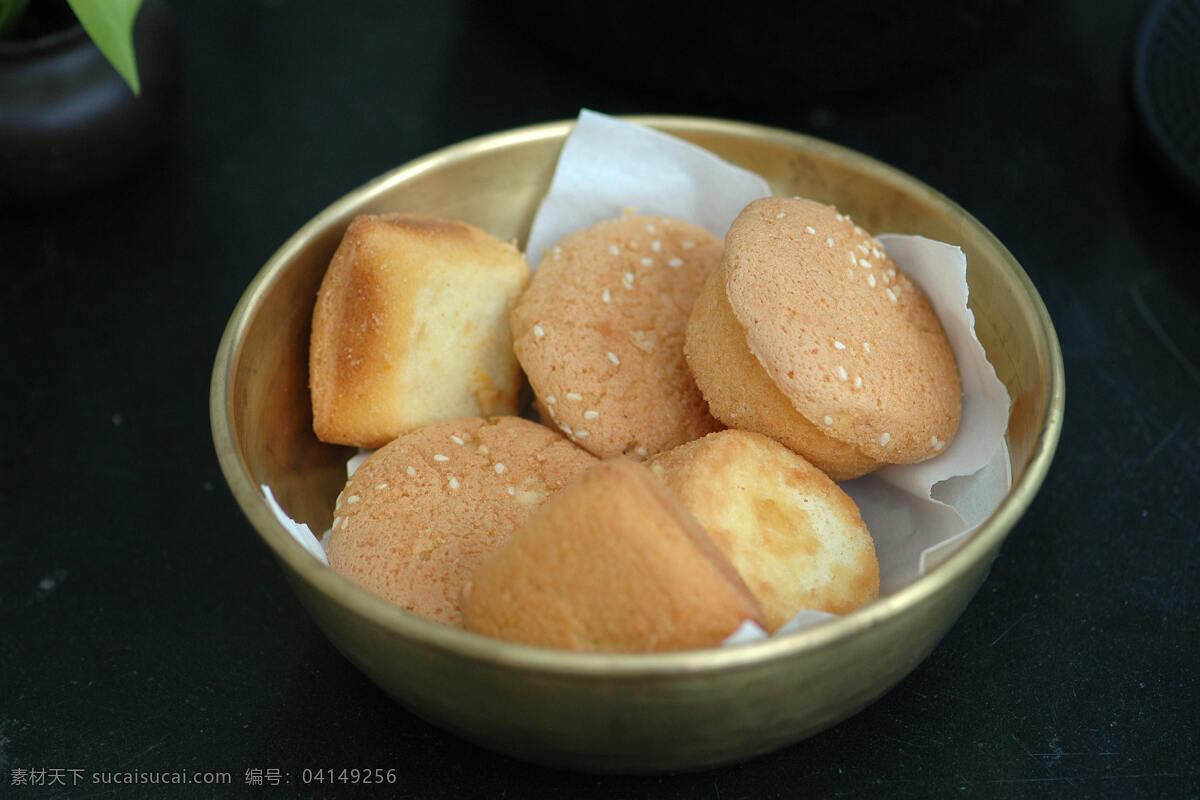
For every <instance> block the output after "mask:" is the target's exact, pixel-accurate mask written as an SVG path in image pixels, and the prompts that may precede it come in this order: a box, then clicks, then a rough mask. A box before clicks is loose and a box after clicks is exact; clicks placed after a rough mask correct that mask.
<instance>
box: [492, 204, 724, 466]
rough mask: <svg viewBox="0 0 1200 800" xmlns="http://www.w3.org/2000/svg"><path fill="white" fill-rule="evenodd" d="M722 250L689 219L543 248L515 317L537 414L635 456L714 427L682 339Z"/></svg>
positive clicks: (603, 452)
mask: <svg viewBox="0 0 1200 800" xmlns="http://www.w3.org/2000/svg"><path fill="white" fill-rule="evenodd" d="M721 249H722V247H721V242H720V241H719V240H718V239H717V238H716V237H714V236H712V235H711V234H709V233H708V232H706V231H704V230H702V229H700V228H697V227H696V226H694V225H690V224H688V223H685V222H680V221H678V220H673V219H668V218H663V217H645V216H636V215H627V216H624V217H620V218H618V219H613V220H606V221H604V222H600V223H598V224H596V225H593V226H592V227H590V228H587V229H585V230H582V231H579V232H576V233H574V234H571V235H570V236H567V237H566V238H564V239H563V241H562V242H560V243H559V245H558V246H556V247H555V248H553V250H551V251H550V252H548V253H547V254H546V256H545V257H544V258H543V259H542V261H541V264H540V266H539V267H538V269H537V272H536V273H535V274H534V277H533V280H532V281H531V282H530V284H529V288H528V289H527V290H526V291H525V293H524V295H522V297H521V299H520V302H519V303H518V304H517V306H516V308H515V309H514V310H513V313H512V330H513V337H514V347H515V349H516V353H517V358H518V359H519V360H520V363H521V366H522V367H523V368H524V370H525V373H526V375H527V376H528V378H529V384H530V386H531V387H532V388H533V391H534V394H535V396H536V398H537V401H536V402H537V408H538V411H539V412H540V413H541V416H542V419H543V421H545V422H546V424H549V425H556V426H558V427H559V429H561V430H562V431H563V433H565V434H566V435H567V436H568V437H569V438H571V439H572V440H573V441H575V442H577V443H578V444H579V445H580V446H581V447H584V448H585V449H587V450H589V451H590V452H592V453H594V454H596V455H598V456H602V457H608V456H617V455H622V454H624V455H627V456H630V457H632V458H639V459H640V458H645V457H646V456H648V455H652V454H654V453H657V452H659V451H661V450H665V449H668V448H670V447H674V446H675V445H677V444H681V443H683V442H686V441H689V440H691V439H694V438H696V437H697V436H703V435H704V434H706V433H709V432H711V431H714V430H717V429H718V428H719V427H720V426H719V425H718V424H717V422H716V421H715V420H714V419H713V418H712V416H711V415H710V414H709V413H708V408H707V406H706V404H705V402H704V398H703V397H702V396H701V394H700V390H699V389H698V388H697V387H696V384H695V381H694V380H693V379H692V376H691V373H690V372H689V370H688V367H687V363H686V361H685V360H684V357H683V339H684V331H685V328H686V326H687V318H688V314H689V312H690V311H691V309H692V304H693V303H694V302H695V299H696V295H697V294H698V293H699V292H700V287H701V285H702V284H703V282H704V279H705V277H706V276H707V275H708V274H709V272H711V271H712V269H713V268H714V267H715V266H716V264H717V263H718V261H719V259H720V256H721Z"/></svg>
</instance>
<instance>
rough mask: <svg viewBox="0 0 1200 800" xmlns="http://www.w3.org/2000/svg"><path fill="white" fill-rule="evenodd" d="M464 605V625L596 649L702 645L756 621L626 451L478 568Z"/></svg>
mask: <svg viewBox="0 0 1200 800" xmlns="http://www.w3.org/2000/svg"><path fill="white" fill-rule="evenodd" d="M617 499H619V502H614V500H617ZM462 609H463V618H464V620H465V623H466V627H467V629H468V630H473V631H476V632H478V633H482V634H485V635H488V636H494V637H497V638H501V639H509V640H512V641H518V642H524V643H526V644H536V645H544V646H550V647H560V648H566V649H571V650H588V651H604V652H648V651H663V650H681V649H690V648H697V647H709V646H714V645H717V644H719V643H720V642H721V641H722V640H723V639H724V638H725V637H727V636H728V635H729V634H731V633H732V632H733V631H734V630H735V629H736V628H737V627H738V625H740V624H741V623H742V622H743V621H744V620H747V619H751V620H754V621H756V622H758V623H759V624H762V621H763V620H762V616H761V611H760V609H759V607H758V604H757V602H756V601H755V600H754V596H753V595H752V594H751V593H750V591H749V589H747V587H746V585H745V584H744V583H743V582H742V580H741V579H740V578H739V577H738V575H737V572H736V571H735V570H734V568H733V567H732V565H731V564H730V563H729V562H728V561H727V560H726V559H725V558H724V556H722V555H721V553H720V551H719V550H718V549H717V548H716V547H715V546H714V545H713V543H712V542H711V541H710V540H709V538H708V536H707V535H706V534H705V532H704V530H703V528H701V527H700V525H699V523H698V522H697V521H696V520H695V518H694V517H692V515H691V514H690V513H689V512H688V511H687V510H686V509H685V508H683V506H682V505H680V503H679V500H678V499H676V498H675V497H674V495H672V494H671V492H670V491H669V490H668V489H667V487H666V486H665V485H663V483H662V482H661V481H660V480H659V479H658V478H656V477H654V475H653V474H651V472H650V470H648V469H647V468H646V467H644V466H642V465H641V464H638V463H636V462H634V461H632V460H630V459H623V458H622V459H613V460H607V461H602V462H600V463H598V464H596V465H595V466H593V467H591V468H590V469H589V470H588V471H586V472H585V473H583V474H582V475H581V476H580V477H579V478H578V479H577V480H576V481H575V482H574V483H573V484H571V485H570V486H568V487H567V488H566V489H564V490H563V491H562V492H560V493H558V494H557V495H555V496H554V497H553V498H552V499H551V500H550V501H549V502H548V503H547V504H546V505H545V506H544V507H543V508H542V509H541V510H540V511H539V512H538V513H536V514H534V515H533V516H532V517H531V518H530V519H529V521H528V522H527V523H526V524H525V526H524V527H522V528H521V529H520V530H519V531H517V532H516V533H514V534H513V536H512V537H511V538H510V539H509V541H508V542H507V543H506V544H505V545H504V546H503V547H502V548H500V549H499V550H498V551H497V552H496V553H495V554H494V555H493V556H492V557H491V558H489V559H488V560H487V561H486V562H485V563H484V564H483V565H482V566H480V567H479V568H478V569H477V570H475V573H474V575H473V576H472V578H471V580H470V582H469V583H468V584H467V585H466V587H465V588H464V590H463V597H462Z"/></svg>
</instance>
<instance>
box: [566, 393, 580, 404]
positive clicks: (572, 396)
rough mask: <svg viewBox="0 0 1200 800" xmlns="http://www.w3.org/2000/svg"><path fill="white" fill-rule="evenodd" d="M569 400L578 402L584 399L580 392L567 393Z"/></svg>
mask: <svg viewBox="0 0 1200 800" xmlns="http://www.w3.org/2000/svg"><path fill="white" fill-rule="evenodd" d="M567 399H568V400H571V401H573V402H577V401H579V400H582V399H583V395H581V394H580V393H579V392H567Z"/></svg>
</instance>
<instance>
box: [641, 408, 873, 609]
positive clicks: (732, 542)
mask: <svg viewBox="0 0 1200 800" xmlns="http://www.w3.org/2000/svg"><path fill="white" fill-rule="evenodd" d="M647 463H648V464H649V466H650V469H651V471H653V472H654V473H655V474H656V475H659V476H660V477H662V478H663V480H664V481H665V482H666V484H667V485H668V486H669V487H670V488H671V489H672V491H674V492H675V494H676V495H677V496H678V497H679V499H680V501H681V502H682V503H683V504H684V505H685V506H687V508H688V510H690V511H691V512H692V513H693V514H694V515H695V516H696V519H698V520H699V521H700V524H701V525H703V526H704V529H705V530H706V531H707V532H708V535H709V537H710V538H711V539H712V541H713V543H714V544H716V545H717V547H719V548H720V549H721V551H722V552H723V553H724V554H725V555H726V556H727V557H728V558H729V560H730V561H731V562H732V563H733V565H734V567H735V568H737V570H738V573H739V574H740V575H741V576H742V579H743V580H744V581H745V582H746V585H747V586H748V587H750V591H752V592H753V593H754V596H755V597H756V598H757V599H758V602H759V604H760V605H761V606H762V609H763V614H764V615H765V617H766V621H767V626H766V627H767V630H768V631H774V630H775V629H777V628H778V627H779V626H780V625H782V624H783V623H785V622H787V621H788V620H789V619H791V618H792V617H794V616H795V615H796V614H797V613H798V612H800V611H803V610H815V611H826V612H829V613H831V614H844V613H846V612H849V611H853V610H854V609H856V608H858V607H859V606H862V605H865V604H866V603H869V602H870V601H872V600H874V599H875V598H876V597H877V596H878V594H879V564H878V562H877V561H876V558H875V545H874V542H873V541H872V539H871V536H870V534H869V533H868V532H867V527H866V525H864V524H863V521H862V517H861V516H860V514H859V511H858V507H857V506H856V505H855V504H854V501H853V500H851V499H850V497H848V496H847V495H846V493H845V492H843V491H842V490H841V489H840V488H838V486H837V484H835V483H834V482H833V481H832V480H830V479H829V477H828V476H826V475H825V473H823V472H822V471H821V470H819V469H817V468H816V467H814V466H813V465H812V464H810V463H808V462H807V461H806V460H805V459H804V458H803V457H801V456H799V455H797V454H796V453H793V452H792V451H791V450H789V449H788V448H786V447H784V446H783V445H781V444H779V443H778V442H776V441H775V440H773V439H769V438H767V437H766V436H763V435H762V434H758V433H750V432H748V431H739V430H732V429H731V430H725V431H721V432H720V433H713V434H710V435H708V436H705V437H704V438H703V439H697V440H696V441H694V442H688V443H687V444H684V445H681V446H679V447H677V448H675V449H673V450H669V451H667V452H665V453H661V454H660V455H657V456H655V457H654V458H652V459H650V461H649V462H647Z"/></svg>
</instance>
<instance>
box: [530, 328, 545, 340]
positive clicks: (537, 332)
mask: <svg viewBox="0 0 1200 800" xmlns="http://www.w3.org/2000/svg"><path fill="white" fill-rule="evenodd" d="M533 335H534V336H536V337H537V338H539V339H540V338H542V337H543V336H545V335H546V329H545V328H543V327H542V326H541V325H534V326H533Z"/></svg>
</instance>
